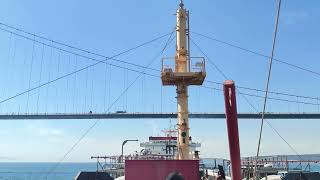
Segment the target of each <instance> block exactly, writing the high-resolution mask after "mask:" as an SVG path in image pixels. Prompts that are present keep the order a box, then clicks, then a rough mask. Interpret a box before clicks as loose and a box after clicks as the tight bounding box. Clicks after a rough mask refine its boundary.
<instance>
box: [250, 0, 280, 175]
mask: <svg viewBox="0 0 320 180" xmlns="http://www.w3.org/2000/svg"><path fill="white" fill-rule="evenodd" d="M280 10H281V0H278V6H277V15H276V20H275V29H274V34H273V39H272V50H271V56H270V63H269V68H268V75H267V82H266V90H265V98H264V101H263V109H262V114H261V125H260V133H259V139H258V147H257V154H256V160H255V168H254V176H256V175H257V174H256V173H257V165H258V164H257V163H258V159H259V155H260V146H261V138H262V132H263V125H264V115H265V111H266V107H267V98H268V91H269V84H270V78H271V73H272V62H273V57H274V51H275V46H276V40H277V34H278V26H279V16H280Z"/></svg>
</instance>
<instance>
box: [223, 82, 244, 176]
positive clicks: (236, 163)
mask: <svg viewBox="0 0 320 180" xmlns="http://www.w3.org/2000/svg"><path fill="white" fill-rule="evenodd" d="M223 91H224V101H225V109H226V119H227V128H228V139H229V150H230V160H231V177H232V180H241V165H240V163H241V161H240V147H239V132H238V113H237V103H236V90H235V85H234V81H232V80H226V81H225V82H224V84H223Z"/></svg>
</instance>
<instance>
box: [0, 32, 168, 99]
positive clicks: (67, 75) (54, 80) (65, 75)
mask: <svg viewBox="0 0 320 180" xmlns="http://www.w3.org/2000/svg"><path fill="white" fill-rule="evenodd" d="M172 32H173V31H172ZM172 32H170V33H167V34H164V35H161V36H159V37H157V38H154V39H152V40H150V41H147V42H144V43H142V44H139V45H138V46H135V47H132V48H129V49H127V50H125V51H122V52H120V53H118V54H115V55H113V56H112V57H111V58H115V57H118V56H120V55H123V54H126V53H128V52H131V51H133V50H136V49H138V48H140V47H143V46H145V45H148V44H150V43H153V42H155V41H157V40H159V39H162V38H163V37H166V36H168V35H170V34H172ZM72 54H74V55H77V54H76V53H72ZM78 56H81V55H78ZM82 57H83V56H82ZM87 58H89V57H87ZM90 59H93V58H90ZM94 60H96V61H97V62H96V63H93V64H90V65H88V66H85V67H83V68H80V69H77V70H76V71H73V72H70V73H67V74H64V75H62V76H60V77H58V78H55V79H53V80H51V81H48V82H46V83H43V84H41V85H40V86H35V87H33V88H29V89H27V90H25V91H22V92H20V93H17V94H16V95H13V96H11V97H8V98H6V99H3V100H1V101H0V104H2V103H4V102H7V101H9V100H11V99H14V98H16V97H19V96H21V95H24V94H26V93H29V92H31V91H33V90H36V89H38V88H41V87H43V86H46V85H48V84H51V83H53V82H56V81H59V80H61V79H64V78H66V77H69V76H71V75H74V74H77V73H79V72H82V71H84V70H86V69H88V68H91V67H93V66H96V65H98V64H100V63H106V61H108V60H109V59H108V58H106V59H105V60H101V61H100V60H97V59H94ZM110 65H112V66H116V65H113V64H110ZM117 67H121V66H117Z"/></svg>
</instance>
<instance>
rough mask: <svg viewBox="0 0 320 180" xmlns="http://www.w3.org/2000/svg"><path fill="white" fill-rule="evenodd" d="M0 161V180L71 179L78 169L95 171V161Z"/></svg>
mask: <svg viewBox="0 0 320 180" xmlns="http://www.w3.org/2000/svg"><path fill="white" fill-rule="evenodd" d="M55 165H56V164H55V163H0V180H73V179H74V177H75V176H76V175H77V173H78V172H79V171H95V170H96V163H61V164H60V165H59V166H58V167H57V168H56V170H55V171H54V172H52V173H50V170H51V169H52V168H53V167H54V166H55Z"/></svg>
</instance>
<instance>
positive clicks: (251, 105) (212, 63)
mask: <svg viewBox="0 0 320 180" xmlns="http://www.w3.org/2000/svg"><path fill="white" fill-rule="evenodd" d="M190 40H191V42H192V43H193V44H194V45H195V46H196V47H197V49H198V50H199V51H200V52H201V53H202V54H203V55H204V56H205V57H206V58H207V59H208V61H209V62H210V63H211V65H213V66H214V67H215V68H216V69H217V71H218V72H220V74H221V75H222V76H223V77H224V78H226V79H228V78H227V76H226V75H225V73H224V72H223V71H222V70H221V69H220V68H219V67H218V66H217V65H216V64H215V63H214V62H213V61H211V60H210V58H209V57H208V56H207V55H206V53H204V51H202V49H201V48H200V46H198V45H197V44H196V43H195V42H194V41H193V40H192V39H190ZM237 91H238V93H239V94H240V95H241V96H242V97H243V98H244V99H245V101H246V102H247V103H248V104H249V106H250V107H251V108H252V109H253V110H254V111H256V112H257V113H259V110H258V109H257V108H256V107H255V106H254V105H253V104H252V103H251V102H250V101H249V100H248V98H246V96H245V94H244V93H241V92H240V91H239V89H238V88H237ZM274 99H277V100H279V99H278V98H274ZM287 102H289V101H287ZM266 122H267V124H268V125H269V126H270V127H271V129H272V130H273V131H274V132H275V133H276V134H277V135H278V136H279V137H280V138H281V139H282V140H283V141H284V142H285V143H286V144H287V145H288V147H289V148H290V149H291V150H293V152H294V153H296V155H297V156H298V157H301V156H300V155H299V154H298V153H297V151H296V150H295V149H294V148H293V147H292V145H290V144H289V143H288V141H286V140H285V139H284V138H283V136H281V134H280V133H279V131H278V130H277V129H275V128H274V127H273V125H272V124H271V123H270V122H269V121H267V120H266Z"/></svg>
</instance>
